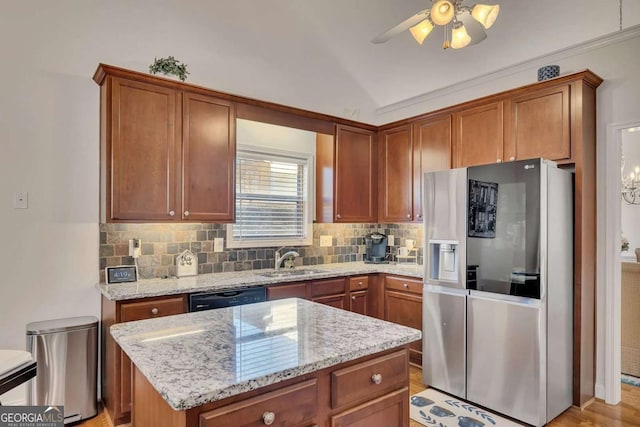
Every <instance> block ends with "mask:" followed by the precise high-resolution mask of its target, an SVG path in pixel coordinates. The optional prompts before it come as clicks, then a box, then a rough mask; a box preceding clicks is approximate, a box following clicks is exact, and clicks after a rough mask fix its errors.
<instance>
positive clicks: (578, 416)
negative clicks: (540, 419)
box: [409, 366, 640, 427]
mask: <svg viewBox="0 0 640 427" xmlns="http://www.w3.org/2000/svg"><path fill="white" fill-rule="evenodd" d="M424 389H425V387H424V385H422V371H421V370H420V369H419V368H416V367H414V366H411V371H410V378H409V393H410V394H414V393H419V392H421V391H422V390H424ZM409 425H410V427H421V424H419V423H417V422H415V421H413V420H411V422H410V424H409ZM547 426H548V427H574V426H579V427H633V426H640V387H634V386H631V385H627V384H622V402H620V404H619V405H616V406H612V405H607V404H606V403H604V402H603V401H602V400H596V401H595V402H593V403H592V404H591V405H589V406H587V407H586V408H585V409H584V410H582V411H581V410H580V409H578V408H574V407H572V408H569V409H568V410H567V411H565V412H564V413H562V414H561V415H560V416H559V417H558V418H556V419H554V420H553V421H551V422H550V423H549V424H547Z"/></svg>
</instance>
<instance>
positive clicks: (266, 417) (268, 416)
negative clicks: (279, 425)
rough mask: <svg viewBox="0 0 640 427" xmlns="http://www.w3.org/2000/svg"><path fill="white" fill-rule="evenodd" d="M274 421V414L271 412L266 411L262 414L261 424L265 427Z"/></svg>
mask: <svg viewBox="0 0 640 427" xmlns="http://www.w3.org/2000/svg"><path fill="white" fill-rule="evenodd" d="M275 420H276V414H274V413H273V412H270V411H267V412H265V413H264V414H262V422H263V423H265V424H266V425H268V426H270V425H271V424H273V422H274V421H275Z"/></svg>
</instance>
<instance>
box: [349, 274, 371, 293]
mask: <svg viewBox="0 0 640 427" xmlns="http://www.w3.org/2000/svg"><path fill="white" fill-rule="evenodd" d="M368 287H369V276H355V277H349V290H350V291H360V290H362V289H367V288H368Z"/></svg>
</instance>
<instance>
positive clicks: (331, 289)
mask: <svg viewBox="0 0 640 427" xmlns="http://www.w3.org/2000/svg"><path fill="white" fill-rule="evenodd" d="M344 292H345V277H340V278H336V279H327V280H314V281H313V282H311V297H319V296H322V295H336V294H344Z"/></svg>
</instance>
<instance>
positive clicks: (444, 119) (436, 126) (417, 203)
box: [413, 114, 451, 221]
mask: <svg viewBox="0 0 640 427" xmlns="http://www.w3.org/2000/svg"><path fill="white" fill-rule="evenodd" d="M450 168H451V114H447V115H445V116H441V117H432V118H429V119H424V120H419V121H417V122H415V123H414V124H413V219H414V220H415V221H422V220H423V215H424V212H423V206H422V177H423V175H424V173H425V172H433V171H438V170H444V169H450Z"/></svg>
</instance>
